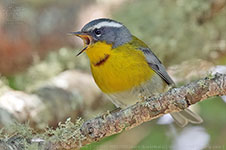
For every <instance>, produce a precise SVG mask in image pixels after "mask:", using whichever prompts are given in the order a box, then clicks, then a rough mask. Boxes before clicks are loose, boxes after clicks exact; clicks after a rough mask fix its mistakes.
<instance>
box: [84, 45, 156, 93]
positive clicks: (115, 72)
mask: <svg viewBox="0 0 226 150" xmlns="http://www.w3.org/2000/svg"><path fill="white" fill-rule="evenodd" d="M102 46H103V45H102V44H97V45H94V46H93V47H90V48H89V49H88V50H87V54H88V56H89V59H90V61H91V71H92V74H93V77H94V80H95V82H96V83H97V85H98V86H99V88H100V89H101V90H102V91H103V92H105V93H108V94H110V93H116V92H122V91H127V90H130V89H132V88H133V87H136V86H139V85H141V84H142V83H145V82H146V81H148V80H149V79H150V78H151V77H152V76H153V75H154V74H155V72H154V71H153V70H152V69H151V68H150V66H149V65H148V63H147V62H146V59H145V56H144V55H143V53H142V51H140V50H136V49H134V48H133V47H132V46H130V45H129V44H125V45H124V46H120V47H118V48H117V49H113V50H112V49H110V48H111V47H105V50H104V51H105V52H104V53H107V54H109V57H108V59H107V60H106V62H104V63H103V64H101V65H98V66H96V65H95V63H92V62H93V61H94V62H95V59H94V57H93V56H94V55H95V53H96V54H97V53H99V54H100V51H101V49H102V48H103V47H102ZM105 46H106V45H105ZM107 49H109V50H107ZM103 56H104V55H102V56H99V57H102V58H103ZM95 58H98V57H97V56H96V55H95Z"/></svg>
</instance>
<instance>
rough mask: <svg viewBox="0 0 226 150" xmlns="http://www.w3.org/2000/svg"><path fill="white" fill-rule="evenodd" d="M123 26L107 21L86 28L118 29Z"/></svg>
mask: <svg viewBox="0 0 226 150" xmlns="http://www.w3.org/2000/svg"><path fill="white" fill-rule="evenodd" d="M122 26H123V25H122V24H120V23H117V22H109V21H104V22H100V23H98V24H96V25H94V26H92V27H90V28H88V30H90V29H96V28H97V29H99V28H101V27H115V28H120V27H122Z"/></svg>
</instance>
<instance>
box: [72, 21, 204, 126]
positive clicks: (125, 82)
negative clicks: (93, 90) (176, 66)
mask: <svg viewBox="0 0 226 150" xmlns="http://www.w3.org/2000/svg"><path fill="white" fill-rule="evenodd" d="M72 34H74V35H76V36H78V37H80V38H82V39H83V41H84V48H83V49H82V50H81V51H80V52H79V53H78V55H80V54H81V53H82V52H86V54H87V55H88V58H89V60H90V67H91V71H92V75H93V77H94V80H95V82H96V84H97V85H98V86H99V88H100V89H101V90H102V91H103V92H104V93H105V94H107V95H108V96H109V97H110V100H111V101H112V102H113V103H114V104H115V105H116V106H117V107H120V108H125V107H127V106H129V105H132V104H135V103H136V102H138V101H139V100H141V99H142V98H145V97H147V96H154V95H157V94H160V93H163V92H165V91H166V90H167V89H169V87H170V86H174V82H173V80H172V79H171V78H170V76H169V75H168V73H167V72H166V69H165V67H164V66H163V64H162V63H161V61H160V60H159V59H158V58H157V57H156V55H155V54H154V53H153V52H152V51H151V50H150V48H149V47H148V46H147V45H146V44H145V43H144V42H142V41H141V40H139V39H138V38H137V37H135V36H133V35H132V34H131V33H130V31H129V30H128V29H127V28H126V27H125V26H124V25H123V24H122V23H120V22H117V21H114V20H111V19H106V18H101V19H96V20H93V21H91V22H89V23H88V24H86V25H85V26H84V27H83V28H82V30H81V31H79V32H72ZM171 115H172V117H173V118H174V120H175V121H176V123H177V124H178V125H180V126H182V127H183V126H185V125H186V124H187V123H188V122H191V123H201V122H202V118H201V117H199V116H198V115H197V114H195V113H194V112H192V111H191V110H189V109H185V110H183V111H181V112H174V113H171Z"/></svg>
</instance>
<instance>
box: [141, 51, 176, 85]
mask: <svg viewBox="0 0 226 150" xmlns="http://www.w3.org/2000/svg"><path fill="white" fill-rule="evenodd" d="M139 50H141V51H142V52H143V53H144V55H145V57H146V60H147V62H148V64H149V66H150V67H151V68H152V69H153V70H154V71H155V72H156V73H157V74H158V75H159V76H160V77H161V78H162V79H163V80H164V81H165V82H166V83H167V84H168V85H174V84H175V83H174V82H173V80H172V79H171V78H170V76H169V75H168V73H167V72H166V69H165V67H164V66H163V64H162V63H161V61H160V60H159V59H158V58H157V57H156V55H155V54H154V53H153V52H152V51H151V50H150V49H149V48H143V47H141V48H139Z"/></svg>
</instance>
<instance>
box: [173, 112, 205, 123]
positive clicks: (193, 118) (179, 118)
mask: <svg viewBox="0 0 226 150" xmlns="http://www.w3.org/2000/svg"><path fill="white" fill-rule="evenodd" d="M170 114H171V116H172V117H173V119H174V120H175V122H176V124H178V125H179V126H180V127H184V126H186V125H187V124H188V122H191V123H193V124H200V123H202V122H203V120H202V118H201V117H200V116H199V115H198V114H196V113H194V112H192V111H191V110H190V109H185V110H183V111H181V112H173V113H170Z"/></svg>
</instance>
